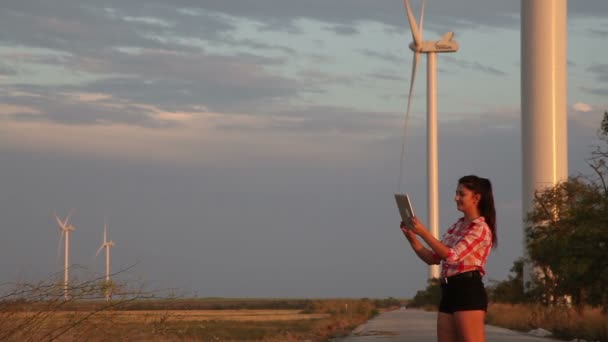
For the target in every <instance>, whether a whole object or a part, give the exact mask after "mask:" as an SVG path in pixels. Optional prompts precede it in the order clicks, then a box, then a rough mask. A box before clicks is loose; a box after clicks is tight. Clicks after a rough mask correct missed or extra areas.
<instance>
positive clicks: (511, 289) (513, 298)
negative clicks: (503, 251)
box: [488, 258, 529, 304]
mask: <svg viewBox="0 0 608 342" xmlns="http://www.w3.org/2000/svg"><path fill="white" fill-rule="evenodd" d="M510 271H511V273H512V275H509V277H508V279H507V280H503V281H501V282H495V283H494V284H493V285H492V286H490V287H488V294H489V297H490V299H491V300H492V301H493V302H497V303H512V304H515V303H523V302H526V301H528V299H529V298H528V295H527V294H526V293H525V291H524V284H523V278H524V259H523V258H520V259H517V260H515V262H514V263H513V267H511V270H510Z"/></svg>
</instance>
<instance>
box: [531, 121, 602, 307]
mask: <svg viewBox="0 0 608 342" xmlns="http://www.w3.org/2000/svg"><path fill="white" fill-rule="evenodd" d="M598 137H599V138H600V140H601V141H602V142H603V143H604V145H597V146H595V149H594V150H593V151H592V152H591V157H590V158H589V160H588V164H589V166H590V167H591V168H592V169H593V171H594V176H593V177H583V176H577V177H570V178H569V179H568V180H567V181H565V182H562V183H559V184H557V185H556V186H555V187H552V188H548V189H545V190H541V191H537V193H536V194H535V199H534V206H533V209H532V211H531V212H530V213H528V216H527V223H528V227H527V229H526V235H527V241H528V246H527V248H528V253H529V256H530V259H531V261H532V262H533V263H534V265H535V266H536V267H537V269H538V270H539V271H540V276H539V277H538V279H537V280H536V285H537V286H538V287H539V288H540V289H542V293H543V294H544V296H543V299H544V300H545V301H546V302H553V303H555V302H557V301H558V300H559V299H560V298H565V296H570V297H571V298H572V301H573V303H574V304H577V305H579V306H581V307H582V306H583V305H585V304H591V305H598V306H602V307H603V308H604V309H605V310H606V309H608V294H607V291H606V290H605V289H606V288H608V262H606V259H605V258H606V252H605V250H606V248H607V247H608V189H607V187H606V179H607V178H608V168H607V166H606V158H608V149H607V147H608V112H606V113H604V118H603V120H602V125H601V129H600V130H599V132H598Z"/></svg>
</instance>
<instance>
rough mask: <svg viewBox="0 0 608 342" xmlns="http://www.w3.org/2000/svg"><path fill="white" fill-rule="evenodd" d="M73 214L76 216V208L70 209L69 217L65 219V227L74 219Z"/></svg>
mask: <svg viewBox="0 0 608 342" xmlns="http://www.w3.org/2000/svg"><path fill="white" fill-rule="evenodd" d="M72 214H74V208H72V209H70V212H69V213H68V216H66V217H65V222H64V223H63V225H64V226H67V225H68V222H69V221H70V217H72Z"/></svg>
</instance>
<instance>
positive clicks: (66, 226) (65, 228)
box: [55, 211, 76, 300]
mask: <svg viewBox="0 0 608 342" xmlns="http://www.w3.org/2000/svg"><path fill="white" fill-rule="evenodd" d="M72 212H73V211H70V213H69V214H68V216H66V218H65V220H63V221H61V220H60V219H59V216H57V214H55V220H57V224H59V230H60V231H61V237H60V238H59V246H61V240H62V239H63V238H64V236H65V253H64V257H65V259H64V266H63V297H64V298H65V300H69V299H70V297H69V294H68V290H69V280H70V268H69V266H70V232H73V231H74V230H75V229H76V228H75V227H74V226H73V225H72V224H70V217H71V216H72Z"/></svg>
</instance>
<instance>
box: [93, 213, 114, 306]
mask: <svg viewBox="0 0 608 342" xmlns="http://www.w3.org/2000/svg"><path fill="white" fill-rule="evenodd" d="M112 246H114V241H108V224H107V223H106V222H104V225H103V243H102V244H101V246H99V249H98V250H97V253H96V254H95V256H97V255H99V252H101V250H102V249H103V248H105V249H106V290H105V292H106V293H105V295H106V300H110V247H112Z"/></svg>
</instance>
